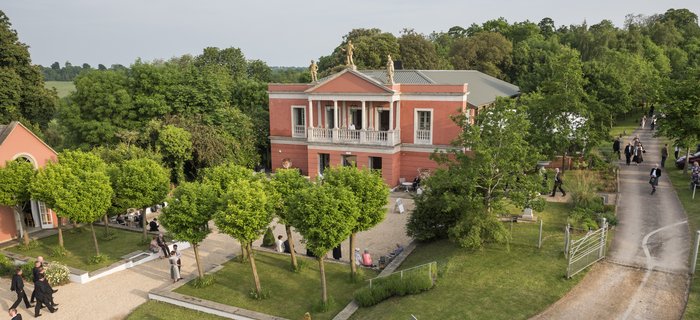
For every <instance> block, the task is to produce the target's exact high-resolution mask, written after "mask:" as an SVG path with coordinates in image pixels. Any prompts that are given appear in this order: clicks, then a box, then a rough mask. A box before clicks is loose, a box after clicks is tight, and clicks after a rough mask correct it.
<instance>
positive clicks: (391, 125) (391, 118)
mask: <svg viewBox="0 0 700 320" xmlns="http://www.w3.org/2000/svg"><path fill="white" fill-rule="evenodd" d="M389 131H394V98H391V100H390V102H389Z"/></svg>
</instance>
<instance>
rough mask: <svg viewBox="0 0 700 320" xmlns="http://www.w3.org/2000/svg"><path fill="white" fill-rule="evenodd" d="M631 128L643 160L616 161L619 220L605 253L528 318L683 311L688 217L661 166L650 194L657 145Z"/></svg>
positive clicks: (654, 315) (664, 315)
mask: <svg viewBox="0 0 700 320" xmlns="http://www.w3.org/2000/svg"><path fill="white" fill-rule="evenodd" d="M635 134H637V135H638V136H639V138H640V140H641V141H642V144H643V145H644V146H645V148H646V150H647V152H646V153H645V154H644V160H645V161H644V162H643V163H642V164H641V165H639V166H635V165H634V164H633V165H631V166H627V165H625V163H624V158H623V160H622V161H621V162H620V169H621V170H620V191H621V194H620V199H619V207H618V213H617V215H618V220H619V224H618V225H617V227H616V230H615V237H614V242H613V245H612V249H611V250H610V252H609V255H608V257H607V259H606V260H605V261H604V262H602V263H598V264H597V265H596V266H594V267H593V268H592V269H591V270H590V271H589V272H588V273H587V274H586V276H585V277H584V279H583V280H581V282H580V283H579V284H578V285H577V286H576V287H575V288H574V289H573V290H572V291H571V292H569V293H568V294H567V295H566V296H564V297H563V298H562V299H561V300H559V301H558V302H557V303H555V304H554V305H552V306H550V307H549V308H548V309H547V310H545V311H544V312H543V313H541V314H540V315H538V316H536V317H534V318H533V319H680V318H681V317H682V316H683V310H684V308H685V302H686V299H687V294H688V283H689V276H688V272H689V266H688V260H689V259H688V257H689V250H690V235H689V231H688V224H687V221H686V220H687V217H686V215H685V212H684V211H683V207H682V205H681V203H680V201H679V200H678V197H677V196H676V193H675V191H674V189H673V186H672V185H671V182H670V180H669V179H668V176H667V175H666V172H665V171H664V172H662V176H661V179H660V183H659V186H658V187H657V192H656V194H654V195H650V192H651V186H650V185H649V183H648V182H649V172H650V171H651V168H652V166H653V165H654V163H658V162H659V161H660V160H661V152H660V150H661V147H662V145H660V142H659V140H658V139H656V138H653V137H652V132H651V131H649V130H648V129H644V130H637V131H635ZM631 138H632V137H628V139H631ZM625 142H626V141H625ZM624 145H626V143H623V147H624ZM604 147H605V146H604Z"/></svg>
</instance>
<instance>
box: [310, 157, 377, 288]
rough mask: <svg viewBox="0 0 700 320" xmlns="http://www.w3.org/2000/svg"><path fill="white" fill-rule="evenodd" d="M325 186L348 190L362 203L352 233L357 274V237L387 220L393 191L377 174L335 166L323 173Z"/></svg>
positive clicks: (353, 272) (352, 267) (352, 262)
mask: <svg viewBox="0 0 700 320" xmlns="http://www.w3.org/2000/svg"><path fill="white" fill-rule="evenodd" d="M323 183H325V184H329V185H334V186H336V187H339V188H346V189H348V190H349V191H350V192H351V193H352V194H353V195H354V196H355V197H356V198H357V201H358V209H359V215H358V216H357V220H356V221H355V224H354V225H353V227H352V233H351V234H350V247H349V248H348V249H349V255H350V271H351V275H352V276H353V277H355V276H356V275H357V265H356V264H355V255H354V254H353V248H355V237H356V235H357V233H358V232H362V231H367V230H369V229H371V228H373V227H374V226H376V225H377V224H379V223H380V222H382V221H383V220H384V216H385V215H386V208H385V207H386V205H387V203H388V197H389V188H387V186H386V184H384V180H383V179H382V177H381V175H380V174H379V172H377V171H374V172H372V171H370V170H369V169H364V170H360V169H358V168H357V167H333V168H328V169H326V171H324V172H323Z"/></svg>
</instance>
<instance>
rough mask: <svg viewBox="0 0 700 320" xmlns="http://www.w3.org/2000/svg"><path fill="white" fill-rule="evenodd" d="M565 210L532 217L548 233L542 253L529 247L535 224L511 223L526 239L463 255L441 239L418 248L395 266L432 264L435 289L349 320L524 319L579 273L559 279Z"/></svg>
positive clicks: (557, 207) (552, 207) (551, 208)
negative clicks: (538, 219)
mask: <svg viewBox="0 0 700 320" xmlns="http://www.w3.org/2000/svg"><path fill="white" fill-rule="evenodd" d="M567 211H568V209H567V206H566V204H560V203H548V204H547V208H546V209H545V212H542V213H538V214H537V215H538V216H539V217H541V218H542V219H543V220H544V229H545V230H544V231H545V234H548V235H549V237H548V238H547V239H546V240H545V241H544V243H543V247H542V249H537V246H536V242H535V243H534V244H530V243H532V242H533V241H532V240H533V239H536V238H537V231H536V230H537V228H538V227H539V226H538V224H535V223H531V224H525V223H517V224H515V225H514V232H515V230H516V229H515V228H517V229H521V231H522V232H523V233H521V234H520V235H519V236H518V238H520V239H521V240H522V239H528V240H527V241H518V240H517V239H514V241H513V243H511V244H510V246H506V245H488V246H486V247H485V248H484V249H483V250H480V251H469V250H465V249H461V248H459V247H457V246H455V245H454V244H453V243H451V242H449V241H447V240H442V241H437V242H432V243H426V244H421V245H419V246H418V247H417V248H416V249H415V251H413V253H412V254H411V255H410V256H409V257H408V258H407V259H406V261H405V262H404V263H403V264H402V265H401V268H409V267H412V266H416V265H420V264H423V263H427V262H430V261H437V263H438V282H437V285H436V287H435V288H434V289H432V290H430V291H427V292H424V293H421V294H418V295H414V296H405V297H400V298H396V297H395V298H391V299H389V300H386V301H384V302H382V303H380V304H378V305H376V306H374V307H370V308H360V309H359V310H358V311H357V312H356V313H355V314H354V315H353V317H352V319H412V318H411V315H413V316H415V317H416V318H417V319H527V318H529V317H531V316H533V315H535V314H537V313H539V312H541V311H542V310H544V309H545V308H547V307H548V306H549V305H551V304H552V303H554V302H555V301H557V300H559V298H561V297H562V296H563V295H564V294H566V293H567V292H568V291H569V290H570V289H571V288H573V287H574V286H575V285H576V283H578V281H579V280H580V279H581V278H582V277H583V274H585V272H583V273H581V274H578V275H576V276H575V277H574V278H573V279H570V280H566V279H565V277H564V275H565V273H566V260H565V259H564V255H563V236H557V234H558V235H561V234H563V230H562V229H559V228H560V226H561V225H562V224H565V223H566V222H565V221H566V212H567ZM526 229H529V231H528V230H526ZM535 241H536V240H535ZM521 242H522V243H523V244H521ZM525 243H527V244H525Z"/></svg>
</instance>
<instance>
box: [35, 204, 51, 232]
mask: <svg viewBox="0 0 700 320" xmlns="http://www.w3.org/2000/svg"><path fill="white" fill-rule="evenodd" d="M36 207H37V211H39V220H40V223H41V226H42V228H45V227H48V226H51V227H53V215H52V214H51V211H50V210H49V208H47V207H46V204H45V203H43V202H41V201H37V202H36Z"/></svg>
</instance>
